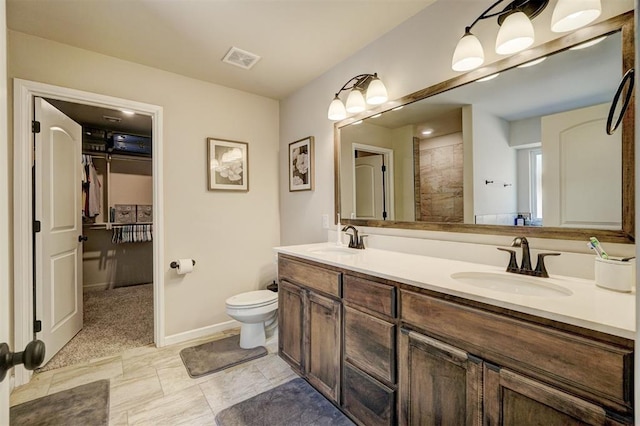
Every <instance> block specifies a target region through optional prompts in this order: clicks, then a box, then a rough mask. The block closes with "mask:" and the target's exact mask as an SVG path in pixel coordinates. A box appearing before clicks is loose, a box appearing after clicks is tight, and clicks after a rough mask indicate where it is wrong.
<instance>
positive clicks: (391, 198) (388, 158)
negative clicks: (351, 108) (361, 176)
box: [351, 143, 396, 221]
mask: <svg viewBox="0 0 640 426" xmlns="http://www.w3.org/2000/svg"><path fill="white" fill-rule="evenodd" d="M356 151H366V152H372V153H374V154H380V155H382V156H383V157H384V165H385V166H386V167H387V171H386V176H383V179H385V178H386V182H385V192H386V194H385V196H388V197H387V213H388V214H389V215H388V217H387V220H389V221H391V220H395V217H396V211H395V205H396V204H395V190H394V187H395V177H394V174H393V171H394V170H393V169H394V167H393V150H392V149H389V148H381V147H379V146H374V145H365V144H361V143H353V144H352V146H351V171H352V173H353V192H352V194H353V207H354V211H355V206H356V175H355V170H356V155H355V152H356Z"/></svg>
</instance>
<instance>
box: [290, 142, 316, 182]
mask: <svg viewBox="0 0 640 426" xmlns="http://www.w3.org/2000/svg"><path fill="white" fill-rule="evenodd" d="M313 168H314V165H313V136H308V137H306V138H304V139H300V140H298V141H295V142H291V143H290V144H289V191H290V192H293V191H311V190H313Z"/></svg>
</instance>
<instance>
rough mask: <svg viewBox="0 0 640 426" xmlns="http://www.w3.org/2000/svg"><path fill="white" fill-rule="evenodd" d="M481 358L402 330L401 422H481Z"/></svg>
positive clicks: (421, 423) (454, 423)
mask: <svg viewBox="0 0 640 426" xmlns="http://www.w3.org/2000/svg"><path fill="white" fill-rule="evenodd" d="M481 404H482V361H481V360H479V359H477V358H474V357H472V356H470V355H469V354H467V353H466V352H464V351H461V350H460V349H457V348H454V347H452V346H449V345H446V344H444V343H442V342H439V341H437V340H435V339H431V338H429V337H426V336H423V335H420V334H417V333H414V332H407V331H405V330H403V331H402V333H401V337H400V424H403V425H470V426H471V425H480V424H481V421H482V419H481V413H482V407H481Z"/></svg>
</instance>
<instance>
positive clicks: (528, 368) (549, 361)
mask: <svg viewBox="0 0 640 426" xmlns="http://www.w3.org/2000/svg"><path fill="white" fill-rule="evenodd" d="M400 305H401V319H402V320H403V321H405V322H406V323H409V324H413V325H415V326H416V327H419V328H421V329H423V330H425V331H427V332H428V333H430V334H432V335H435V336H440V337H441V338H444V339H445V340H447V341H449V342H452V343H454V344H455V345H457V346H459V347H461V348H462V349H464V350H466V351H469V352H470V353H473V354H475V355H479V356H481V357H482V358H485V359H487V360H493V361H494V362H498V363H499V364H500V365H504V366H509V367H510V368H512V369H517V370H518V371H521V372H523V373H525V374H527V375H529V376H533V377H537V378H540V379H542V380H545V381H547V382H551V383H553V384H554V385H556V386H558V387H561V388H564V389H566V390H569V391H571V392H575V393H578V394H580V395H586V396H588V397H591V398H592V399H593V398H595V399H596V400H598V401H599V402H601V403H603V404H605V405H608V406H609V407H612V408H614V409H617V410H619V411H622V412H629V411H630V410H631V407H632V401H631V387H632V385H631V380H632V377H633V371H632V358H633V351H631V350H629V349H626V348H622V347H617V346H614V345H609V344H606V343H602V342H598V341H593V340H589V339H587V338H584V337H581V336H575V335H572V334H570V333H567V332H564V331H559V330H555V329H552V328H550V327H543V326H540V325H537V324H531V323H528V322H525V321H521V320H517V319H513V318H509V317H506V316H502V315H499V314H495V313H491V312H486V311H483V310H480V309H476V308H471V307H468V306H462V305H458V304H455V303H451V302H447V301H444V300H441V299H437V298H434V297H430V296H426V295H422V294H417V293H413V292H409V291H404V290H403V291H401V293H400ZM426 318H428V320H425V319H426ZM612 403H613V404H612Z"/></svg>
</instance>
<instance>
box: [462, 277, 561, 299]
mask: <svg viewBox="0 0 640 426" xmlns="http://www.w3.org/2000/svg"><path fill="white" fill-rule="evenodd" d="M451 278H453V279H454V280H457V281H460V282H463V283H465V284H470V285H473V286H476V287H480V288H484V289H487V290H493V291H500V292H503V293H512V294H520V295H523V296H540V297H554V296H571V295H572V294H573V292H572V291H571V290H569V289H567V288H564V287H562V286H559V285H556V284H553V283H550V282H548V281H545V280H546V278H537V277H529V276H526V275H518V274H512V273H506V272H504V273H497V272H456V273H453V274H451Z"/></svg>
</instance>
